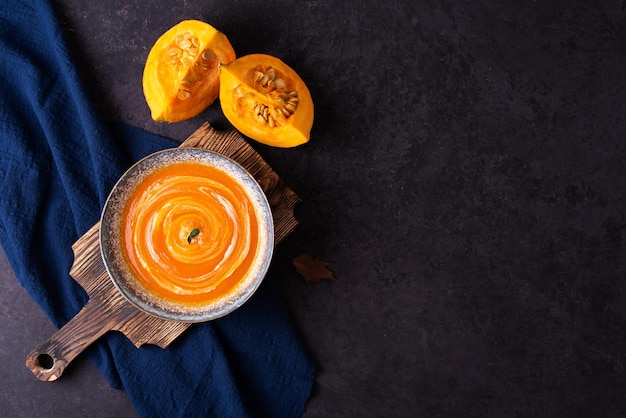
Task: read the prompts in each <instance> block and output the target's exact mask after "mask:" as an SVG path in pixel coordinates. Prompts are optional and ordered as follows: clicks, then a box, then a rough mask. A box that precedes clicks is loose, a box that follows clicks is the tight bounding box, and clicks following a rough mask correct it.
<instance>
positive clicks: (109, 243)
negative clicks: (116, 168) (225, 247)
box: [100, 148, 274, 322]
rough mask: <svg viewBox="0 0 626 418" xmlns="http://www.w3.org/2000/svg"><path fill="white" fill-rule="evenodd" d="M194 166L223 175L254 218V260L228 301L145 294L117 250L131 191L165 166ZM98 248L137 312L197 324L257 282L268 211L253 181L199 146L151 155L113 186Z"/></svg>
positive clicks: (265, 251) (264, 258)
mask: <svg viewBox="0 0 626 418" xmlns="http://www.w3.org/2000/svg"><path fill="white" fill-rule="evenodd" d="M189 161H193V162H198V163H201V164H205V165H209V166H213V167H216V168H219V169H221V170H223V171H225V172H227V173H228V174H229V175H230V176H231V177H233V178H234V179H235V180H236V181H237V183H238V184H239V185H240V186H242V187H243V189H244V190H245V191H246V193H247V194H248V197H249V198H250V201H251V202H252V204H253V206H254V210H255V212H256V216H257V218H258V220H259V223H258V231H259V239H258V245H257V249H256V256H255V258H254V260H253V262H252V267H251V269H250V271H249V274H248V275H247V276H246V277H245V278H244V279H243V280H242V281H241V282H240V283H239V284H238V285H237V287H236V289H235V291H234V292H232V293H231V294H229V296H228V297H226V298H224V299H222V300H219V301H217V302H215V303H213V304H208V305H200V306H189V305H181V304H176V303H173V302H168V301H165V300H163V299H162V298H160V297H157V296H156V295H154V294H152V293H150V292H149V291H146V290H145V289H144V288H143V286H141V285H140V284H139V282H138V280H137V279H136V277H134V275H133V273H132V272H131V269H129V268H128V266H127V264H126V261H125V258H124V254H123V249H122V240H121V237H120V235H121V231H122V224H121V222H122V211H123V209H124V207H125V204H126V202H127V200H128V199H129V198H130V195H131V193H132V192H133V190H134V189H135V188H136V187H137V185H138V184H140V183H141V182H142V181H143V180H144V179H145V178H146V177H147V176H148V175H150V174H151V173H154V172H155V171H156V170H159V169H161V168H163V167H165V166H167V165H169V164H174V163H179V162H189ZM100 249H101V252H102V258H103V261H104V265H105V267H106V269H107V271H108V273H109V276H110V277H111V280H112V281H113V283H114V284H115V286H116V287H117V289H118V290H119V291H120V292H121V293H122V295H123V296H124V297H125V298H126V299H128V300H129V301H130V302H131V303H132V304H134V305H135V306H136V307H137V308H139V309H141V310H143V311H145V312H147V313H149V314H151V315H155V316H158V317H161V318H165V319H169V320H174V321H181V322H202V321H208V320H212V319H216V318H219V317H221V316H224V315H226V314H228V313H230V312H232V311H234V310H235V309H237V308H239V307H240V306H241V305H243V304H244V303H245V302H246V301H247V300H248V299H249V298H250V297H251V296H252V294H253V293H254V292H255V291H256V289H257V288H258V287H259V285H260V284H261V282H262V280H263V278H264V277H265V274H266V272H267V270H268V268H269V265H270V262H271V258H272V254H273V249H274V223H273V219H272V211H271V209H270V206H269V203H268V201H267V198H266V196H265V194H264V193H263V190H262V189H261V187H260V186H259V184H258V183H257V182H256V180H255V179H254V177H252V175H251V174H250V173H248V171H246V170H245V169H244V168H243V167H242V166H241V165H239V164H238V163H236V162H235V161H233V160H231V159H229V158H227V157H224V156H222V155H220V154H216V153H214V152H211V151H207V150H203V149H199V148H174V149H168V150H164V151H159V152H156V153H154V154H151V155H149V156H147V157H145V158H144V159H142V160H140V161H139V162H137V163H136V164H135V165H133V166H132V167H131V168H130V169H129V170H128V171H127V172H126V173H124V175H122V177H121V178H120V179H119V181H118V182H117V183H116V184H115V186H114V187H113V190H112V191H111V193H110V195H109V197H108V199H107V201H106V203H105V206H104V209H103V212H102V217H101V223H100Z"/></svg>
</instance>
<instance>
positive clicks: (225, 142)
mask: <svg viewBox="0 0 626 418" xmlns="http://www.w3.org/2000/svg"><path fill="white" fill-rule="evenodd" d="M180 146H181V147H197V148H204V149H207V150H210V151H214V152H217V153H220V154H222V155H224V156H227V157H230V158H231V159H233V160H235V161H237V162H238V163H239V164H241V165H242V166H243V167H244V168H246V169H247V170H248V171H249V172H250V173H251V174H252V175H253V176H254V177H255V178H256V180H257V181H258V183H259V184H260V185H261V188H262V189H263V191H264V192H265V194H266V196H267V199H268V201H269V204H270V207H271V209H272V214H273V216H274V238H275V243H276V244H278V243H279V242H281V241H282V240H283V239H285V238H286V237H287V236H288V235H289V234H290V233H291V232H292V231H293V230H294V229H295V228H296V227H297V226H298V221H297V220H296V218H295V216H294V207H295V205H296V204H297V203H298V202H299V201H300V198H299V197H298V196H297V195H296V194H295V193H294V192H293V191H292V190H291V189H290V188H288V187H287V186H286V185H285V184H284V183H283V181H282V180H281V179H280V177H279V176H278V174H276V173H275V172H274V170H272V168H271V167H270V166H269V165H268V164H267V163H266V162H265V161H264V160H263V158H261V156H260V155H259V154H258V153H257V152H256V151H255V150H254V149H253V148H252V147H251V146H250V145H249V144H248V143H247V142H246V140H245V139H244V138H243V137H242V136H241V134H239V133H238V132H237V131H235V130H231V131H227V132H217V131H215V130H214V129H213V128H211V126H210V125H209V124H208V123H205V124H204V125H202V126H201V127H200V128H199V129H198V130H197V131H195V132H194V133H193V134H192V135H191V136H189V138H187V139H186V140H185V141H184V142H183V143H182V144H181V145H180ZM99 228H100V222H98V223H96V224H95V225H94V226H93V227H92V228H91V229H90V230H89V231H87V232H86V233H85V234H84V235H83V236H82V237H81V238H80V239H79V240H78V241H76V243H75V244H74V245H73V246H72V250H73V251H74V264H73V265H72V268H71V269H70V276H72V277H73V278H74V279H75V280H76V281H77V282H78V283H79V284H80V285H81V286H82V287H83V288H84V289H85V291H86V292H87V294H88V295H89V301H88V302H87V304H86V305H85V306H84V307H83V309H82V310H81V311H80V312H78V314H76V316H74V317H73V318H72V319H71V320H70V321H69V322H68V323H67V324H65V325H64V326H63V327H62V328H61V329H59V330H58V331H57V332H56V333H54V334H53V335H52V336H51V337H50V338H49V339H48V340H47V341H46V342H44V343H43V344H41V345H40V346H38V347H36V348H35V349H33V350H32V351H31V352H30V353H29V354H28V356H27V357H26V367H28V368H29V369H30V370H31V371H32V373H33V374H34V375H35V376H36V377H37V378H38V379H40V380H44V381H54V380H56V379H58V378H59V377H60V376H61V374H62V373H63V371H64V370H65V368H66V367H67V365H68V364H69V363H70V362H71V361H72V360H73V359H74V358H75V357H76V356H77V355H79V354H80V353H81V352H82V351H83V350H84V349H85V348H87V347H88V346H89V345H90V344H91V343H93V342H94V341H96V340H97V339H98V338H99V337H101V336H102V335H103V334H105V333H106V332H108V331H112V330H115V331H120V332H122V333H123V334H125V335H126V337H128V339H129V340H130V341H132V343H133V344H135V346H136V347H140V346H142V345H143V344H155V345H158V346H160V347H162V348H165V347H167V346H168V345H169V344H171V343H172V341H174V340H175V339H176V338H177V337H178V336H180V335H181V334H182V333H183V332H184V331H185V330H186V329H187V328H188V327H189V326H190V325H191V324H189V323H184V322H175V321H169V320H165V319H161V318H158V317H155V316H152V315H150V314H147V313H145V312H143V311H141V310H139V309H138V308H136V307H135V306H134V305H132V304H131V303H130V302H128V301H127V300H126V299H125V298H124V297H123V296H122V294H121V293H120V292H119V291H118V290H117V288H116V287H115V285H114V284H113V282H112V281H111V279H110V278H109V275H108V273H107V271H106V268H105V267H104V262H103V261H102V256H101V255H100V243H99Z"/></svg>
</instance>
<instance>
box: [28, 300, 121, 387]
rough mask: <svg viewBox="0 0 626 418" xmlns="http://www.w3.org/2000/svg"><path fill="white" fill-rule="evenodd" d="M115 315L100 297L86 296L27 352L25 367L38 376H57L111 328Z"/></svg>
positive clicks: (44, 379) (47, 379)
mask: <svg viewBox="0 0 626 418" xmlns="http://www.w3.org/2000/svg"><path fill="white" fill-rule="evenodd" d="M116 318H118V315H111V310H110V309H106V307H105V306H103V303H102V301H101V299H99V298H95V299H91V300H89V302H87V304H86V305H85V306H84V307H83V309H81V310H80V312H78V313H77V314H76V315H75V316H74V317H73V318H72V319H71V320H70V321H69V322H68V323H67V324H65V325H64V326H63V327H62V328H61V329H59V330H58V331H57V332H56V333H54V334H53V335H52V336H51V337H50V338H49V339H48V340H47V341H46V342H44V343H43V344H41V345H39V346H38V347H36V348H34V349H33V350H32V351H31V352H30V353H29V354H28V356H27V357H26V367H28V368H29V369H30V371H31V372H32V373H33V374H34V375H35V377H37V378H38V379H39V380H43V381H48V382H52V381H54V380H56V379H58V378H59V377H60V376H61V375H62V374H63V371H64V370H65V368H66V367H67V365H68V364H69V363H70V362H71V361H72V360H73V359H74V358H75V357H76V356H77V355H78V354H80V353H81V352H82V351H83V350H84V349H85V348H87V347H88V346H89V345H90V344H91V343H93V342H94V341H95V340H97V339H98V338H99V337H101V336H102V335H103V334H104V333H106V332H107V331H109V330H110V329H112V327H113V326H114V325H115V323H116V322H118V319H116Z"/></svg>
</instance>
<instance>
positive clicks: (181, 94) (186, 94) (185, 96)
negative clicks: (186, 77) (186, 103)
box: [177, 90, 191, 100]
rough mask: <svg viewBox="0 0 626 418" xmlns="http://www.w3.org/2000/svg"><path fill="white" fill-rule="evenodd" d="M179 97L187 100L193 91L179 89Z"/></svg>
mask: <svg viewBox="0 0 626 418" xmlns="http://www.w3.org/2000/svg"><path fill="white" fill-rule="evenodd" d="M177 97H178V98H179V99H180V100H187V99H189V98H190V97H191V93H190V92H189V91H187V90H178V94H177Z"/></svg>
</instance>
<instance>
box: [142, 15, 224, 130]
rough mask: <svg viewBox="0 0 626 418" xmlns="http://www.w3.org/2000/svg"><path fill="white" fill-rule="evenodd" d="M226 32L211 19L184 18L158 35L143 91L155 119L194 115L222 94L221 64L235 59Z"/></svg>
mask: <svg viewBox="0 0 626 418" xmlns="http://www.w3.org/2000/svg"><path fill="white" fill-rule="evenodd" d="M235 58H236V57H235V51H234V50H233V47H232V46H231V44H230V42H229V41H228V38H226V35H224V34H223V33H221V32H220V31H218V30H217V29H215V28H214V27H213V26H211V25H209V24H208V23H205V22H201V21H199V20H183V21H182V22H180V23H178V24H176V25H175V26H174V27H172V28H171V29H169V30H168V31H167V32H165V33H164V34H163V35H161V36H160V37H159V39H157V41H156V42H155V44H154V45H153V46H152V48H151V50H150V52H149V54H148V58H147V60H146V65H145V68H144V72H143V79H142V85H143V92H144V96H145V98H146V102H147V103H148V107H149V108H150V112H151V115H152V119H154V120H155V121H157V122H178V121H181V120H185V119H189V118H192V117H194V116H196V115H198V114H199V113H200V112H202V111H203V110H204V109H206V108H207V107H208V106H209V105H211V104H212V103H213V102H214V101H215V99H216V98H217V97H218V94H219V69H218V67H219V65H220V64H222V63H229V62H231V61H232V60H234V59H235Z"/></svg>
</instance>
